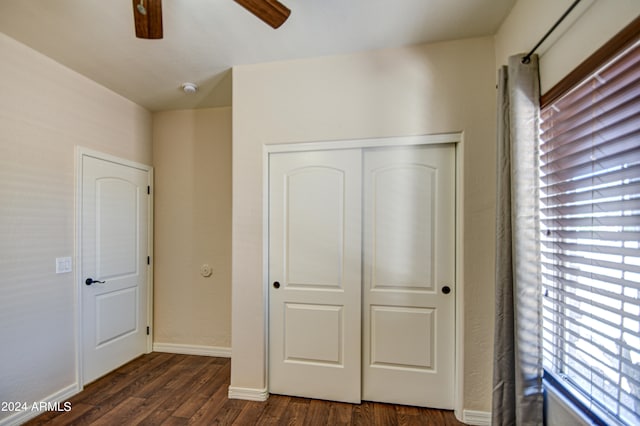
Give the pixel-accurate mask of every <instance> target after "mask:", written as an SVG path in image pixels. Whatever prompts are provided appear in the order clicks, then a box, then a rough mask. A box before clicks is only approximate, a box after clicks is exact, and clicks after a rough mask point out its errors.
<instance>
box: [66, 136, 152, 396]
mask: <svg viewBox="0 0 640 426" xmlns="http://www.w3.org/2000/svg"><path fill="white" fill-rule="evenodd" d="M75 151H76V152H75V163H76V164H75V170H76V193H75V201H74V202H75V206H74V211H75V218H74V224H75V230H76V235H75V249H74V262H75V273H74V277H75V282H76V285H75V286H74V306H75V308H76V309H75V318H74V324H75V330H74V331H75V345H76V347H75V354H76V383H78V388H79V389H78V391H82V390H83V389H84V374H83V365H84V364H83V362H84V355H83V353H82V348H83V342H82V312H83V306H82V295H81V291H82V202H81V200H82V179H83V174H82V164H83V160H84V158H85V157H91V158H96V159H99V160H104V161H109V162H112V163H115V164H120V165H123V166H127V167H132V168H136V169H140V170H144V171H145V172H147V173H148V185H149V186H151V188H152V191H151V193H150V194H149V198H148V203H149V205H148V209H147V214H148V217H147V228H148V229H147V240H148V241H147V253H149V256H150V258H151V262H150V265H147V295H146V297H147V324H148V325H149V327H150V330H149V334H148V335H147V342H146V346H147V353H149V352H151V351H152V350H153V260H154V257H153V193H154V191H153V167H151V166H149V165H146V164H142V163H138V162H135V161H131V160H127V159H124V158H120V157H116V156H114V155H110V154H105V153H103V152H100V151H96V150H92V149H88V148H85V147H82V146H76V150H75Z"/></svg>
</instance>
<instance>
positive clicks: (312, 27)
mask: <svg viewBox="0 0 640 426" xmlns="http://www.w3.org/2000/svg"><path fill="white" fill-rule="evenodd" d="M282 3H283V4H285V5H286V6H288V7H289V8H290V9H291V10H292V12H291V16H290V17H289V19H288V20H287V22H285V23H284V24H283V25H282V26H281V27H280V28H279V29H277V30H274V29H272V28H271V27H269V26H267V25H266V24H264V23H263V22H262V21H260V20H259V19H258V18H256V17H255V16H253V15H251V14H250V13H249V12H247V11H246V10H245V9H244V8H242V7H241V6H240V5H239V4H237V3H235V2H234V1H233V0H165V1H164V2H163V4H162V7H163V20H164V39H162V40H141V39H137V38H136V37H135V33H134V25H133V11H132V0H0V31H2V32H4V33H5V34H7V35H8V36H10V37H12V38H14V39H16V40H18V41H20V42H22V43H24V44H26V45H28V46H30V47H32V48H34V49H35V50H37V51H39V52H41V53H43V54H45V55H47V56H49V57H51V58H53V59H55V60H56V61H58V62H60V63H62V64H64V65H66V66H67V67H69V68H71V69H73V70H75V71H77V72H79V73H81V74H83V75H85V76H87V77H89V78H90V79H92V80H94V81H96V82H98V83H100V84H102V85H103V86H106V87H108V88H110V89H111V90H113V91H115V92H117V93H119V94H121V95H122V96H125V97H126V98H129V99H131V100H132V101H134V102H136V103H138V104H140V105H142V106H144V107H146V108H148V109H149V110H151V111H159V110H167V109H180V108H201V107H212V106H222V105H230V104H231V74H230V71H229V70H230V68H231V67H232V66H234V65H241V64H251V63H259V62H269V61H279V60H287V59H299V58H309V57H316V56H327V55H336V54H345V53H352V52H359V51H366V50H373V49H381V48H388V47H399V46H405V45H413V44H420V43H426V42H434V41H442V40H454V39H461V38H468V37H477V36H484V35H492V34H495V32H496V31H497V29H498V27H499V25H500V23H501V22H502V20H503V19H504V18H505V17H506V15H507V14H508V12H509V10H510V9H511V7H512V5H513V3H515V0H282ZM187 81H189V82H194V83H196V84H198V85H199V87H200V90H199V91H198V93H196V94H195V95H186V94H184V93H183V92H182V91H181V89H180V86H181V84H182V83H183V82H187Z"/></svg>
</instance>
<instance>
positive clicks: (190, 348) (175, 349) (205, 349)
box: [153, 342, 231, 358]
mask: <svg viewBox="0 0 640 426" xmlns="http://www.w3.org/2000/svg"><path fill="white" fill-rule="evenodd" d="M153 351H154V352H167V353H170V354H183V355H203V356H215V357H220V358H231V348H226V347H222V346H206V345H185V344H182V343H157V342H156V343H154V344H153Z"/></svg>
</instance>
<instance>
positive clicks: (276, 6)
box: [133, 0, 291, 39]
mask: <svg viewBox="0 0 640 426" xmlns="http://www.w3.org/2000/svg"><path fill="white" fill-rule="evenodd" d="M234 1H235V2H236V3H238V4H240V5H241V6H243V7H244V8H245V9H247V10H248V11H249V12H251V13H253V14H254V15H256V16H257V17H258V18H260V19H262V20H263V21H264V22H265V23H267V24H268V25H269V26H271V27H272V28H278V27H280V25H282V24H283V23H284V21H286V20H287V18H288V17H289V15H290V14H291V10H290V9H289V8H287V7H286V6H285V5H283V4H282V3H280V2H279V1H278V0H234ZM133 19H134V22H135V26H136V37H138V38H146V39H160V38H162V0H133Z"/></svg>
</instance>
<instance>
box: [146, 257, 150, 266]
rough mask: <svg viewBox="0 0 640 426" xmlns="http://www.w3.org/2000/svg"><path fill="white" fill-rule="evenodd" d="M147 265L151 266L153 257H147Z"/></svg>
mask: <svg viewBox="0 0 640 426" xmlns="http://www.w3.org/2000/svg"><path fill="white" fill-rule="evenodd" d="M147 265H151V257H150V256H147Z"/></svg>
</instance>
